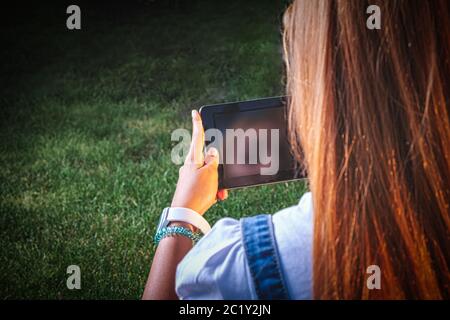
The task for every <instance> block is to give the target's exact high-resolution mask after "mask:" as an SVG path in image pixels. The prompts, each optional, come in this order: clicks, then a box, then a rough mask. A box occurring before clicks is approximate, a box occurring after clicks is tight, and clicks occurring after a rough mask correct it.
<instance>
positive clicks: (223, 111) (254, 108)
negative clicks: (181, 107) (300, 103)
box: [200, 97, 303, 189]
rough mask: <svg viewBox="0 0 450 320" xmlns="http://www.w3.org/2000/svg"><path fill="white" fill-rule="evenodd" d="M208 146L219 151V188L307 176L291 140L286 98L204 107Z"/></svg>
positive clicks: (206, 142)
mask: <svg viewBox="0 0 450 320" xmlns="http://www.w3.org/2000/svg"><path fill="white" fill-rule="evenodd" d="M200 115H201V117H202V121H203V127H204V129H205V145H206V147H207V148H208V147H211V146H214V147H215V148H217V150H218V151H219V156H220V158H219V159H220V162H219V188H220V189H223V188H225V189H233V188H239V187H248V186H256V185H262V184H268V183H276V182H282V181H289V180H294V179H300V178H303V177H302V176H301V175H300V170H299V168H298V167H299V166H298V165H297V162H296V161H295V159H294V157H293V155H292V153H291V149H290V145H289V142H288V139H287V120H286V97H271V98H264V99H257V100H250V101H240V102H232V103H224V104H215V105H206V106H203V107H201V108H200Z"/></svg>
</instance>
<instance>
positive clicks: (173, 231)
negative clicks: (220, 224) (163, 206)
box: [153, 226, 201, 246]
mask: <svg viewBox="0 0 450 320" xmlns="http://www.w3.org/2000/svg"><path fill="white" fill-rule="evenodd" d="M176 235H180V236H184V237H187V238H189V239H191V240H192V241H194V242H196V241H198V240H199V239H200V238H201V236H200V234H199V233H194V232H192V231H191V230H189V229H187V228H184V227H179V226H176V227H165V228H162V229H161V230H159V231H158V232H157V233H156V234H155V238H154V239H153V241H154V242H155V245H156V246H157V245H158V244H159V242H160V241H161V240H162V239H164V238H166V237H173V236H176Z"/></svg>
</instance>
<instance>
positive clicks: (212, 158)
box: [205, 147, 219, 166]
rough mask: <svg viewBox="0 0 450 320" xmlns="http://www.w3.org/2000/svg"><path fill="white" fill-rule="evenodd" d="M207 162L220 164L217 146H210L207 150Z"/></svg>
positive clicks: (215, 164)
mask: <svg viewBox="0 0 450 320" xmlns="http://www.w3.org/2000/svg"><path fill="white" fill-rule="evenodd" d="M205 163H206V164H207V165H214V166H218V165H219V151H217V149H216V148H213V147H211V148H209V149H208V151H207V152H206V157H205Z"/></svg>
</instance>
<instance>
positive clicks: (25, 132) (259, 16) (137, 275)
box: [0, 0, 305, 299]
mask: <svg viewBox="0 0 450 320" xmlns="http://www.w3.org/2000/svg"><path fill="white" fill-rule="evenodd" d="M172 2H173V1H172ZM186 2H187V5H186V3H185V4H184V5H181V6H180V5H179V1H178V2H177V1H175V2H173V3H171V2H170V1H168V2H167V1H129V2H128V3H127V4H126V5H124V4H123V2H122V3H121V4H120V3H116V2H114V3H111V2H102V3H100V4H99V3H96V4H95V5H94V4H92V3H91V4H86V5H80V7H81V13H82V30H80V31H69V30H67V29H66V25H65V22H66V17H67V15H66V13H65V8H66V7H67V5H68V4H69V3H65V2H64V1H63V2H60V3H58V4H57V5H55V4H52V5H43V4H42V3H40V4H35V5H34V6H32V7H28V8H27V9H26V10H23V8H20V7H16V8H15V10H16V11H14V10H13V11H9V12H8V13H7V14H6V15H5V16H8V17H7V19H4V20H3V21H2V24H3V25H2V30H1V34H2V43H3V44H4V45H3V46H2V47H3V48H2V49H1V53H0V59H1V61H2V62H1V69H0V70H1V74H2V76H1V80H0V81H1V82H0V90H1V91H0V106H1V111H0V112H1V113H0V119H1V120H0V124H1V125H0V139H1V144H0V166H1V170H0V247H1V249H0V251H1V254H0V298H2V299H14V298H48V299H65V298H83V299H85V298H95V299H123V298H125V299H135V298H140V295H141V293H142V290H143V287H144V284H145V280H146V277H147V274H148V271H149V267H150V263H151V259H152V255H153V252H154V247H153V244H152V236H153V234H154V231H155V225H156V223H157V220H158V218H159V215H160V213H161V211H162V209H163V208H164V207H166V206H168V205H169V204H170V200H171V197H172V193H173V191H174V187H175V184H176V180H177V173H178V168H177V166H176V165H174V164H173V163H172V162H171V160H170V152H171V149H172V147H173V146H174V145H175V144H176V142H171V140H170V134H171V132H172V131H173V130H174V129H176V128H188V129H190V110H191V109H192V108H199V107H200V106H201V105H203V104H207V103H219V102H224V101H236V100H243V99H251V98H258V97H266V96H272V95H280V94H283V83H282V79H283V64H282V57H281V42H280V40H281V39H280V15H281V13H282V12H283V9H284V8H285V4H283V2H279V1H271V0H268V1H262V0H258V1H255V0H253V1H237V0H229V1H221V2H219V1H202V0H197V1H192V2H190V1H186ZM12 12H14V13H15V14H13V13H12ZM304 191H305V186H304V184H303V183H302V182H294V183H288V184H287V183H283V184H278V185H271V186H263V187H256V188H249V189H242V190H236V191H234V192H231V194H230V198H229V199H228V200H227V201H226V202H224V203H220V204H217V205H215V206H214V207H213V208H212V209H211V210H210V211H209V212H208V213H207V215H206V218H207V219H208V220H209V221H210V222H211V223H214V222H215V221H217V220H218V219H220V218H221V217H225V216H231V217H236V218H239V217H241V216H246V215H253V214H257V213H273V212H276V211H277V210H279V209H281V208H283V207H286V206H290V205H293V204H295V203H296V202H297V201H298V199H299V198H300V196H301V195H302V193H303V192H304ZM71 264H76V265H79V266H80V268H81V279H82V280H81V290H72V291H71V290H68V289H67V288H66V279H67V276H68V275H67V274H66V268H67V267H68V266H69V265H71Z"/></svg>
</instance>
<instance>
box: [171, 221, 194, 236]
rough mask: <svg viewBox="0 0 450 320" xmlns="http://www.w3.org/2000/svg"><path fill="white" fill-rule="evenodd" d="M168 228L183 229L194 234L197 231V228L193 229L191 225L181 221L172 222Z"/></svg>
mask: <svg viewBox="0 0 450 320" xmlns="http://www.w3.org/2000/svg"><path fill="white" fill-rule="evenodd" d="M168 227H183V228H186V229H188V230H191V231H192V232H194V233H196V232H197V231H198V230H197V228H196V227H194V226H193V225H192V224H190V223H187V222H183V221H172V222H170V223H169V225H168Z"/></svg>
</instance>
